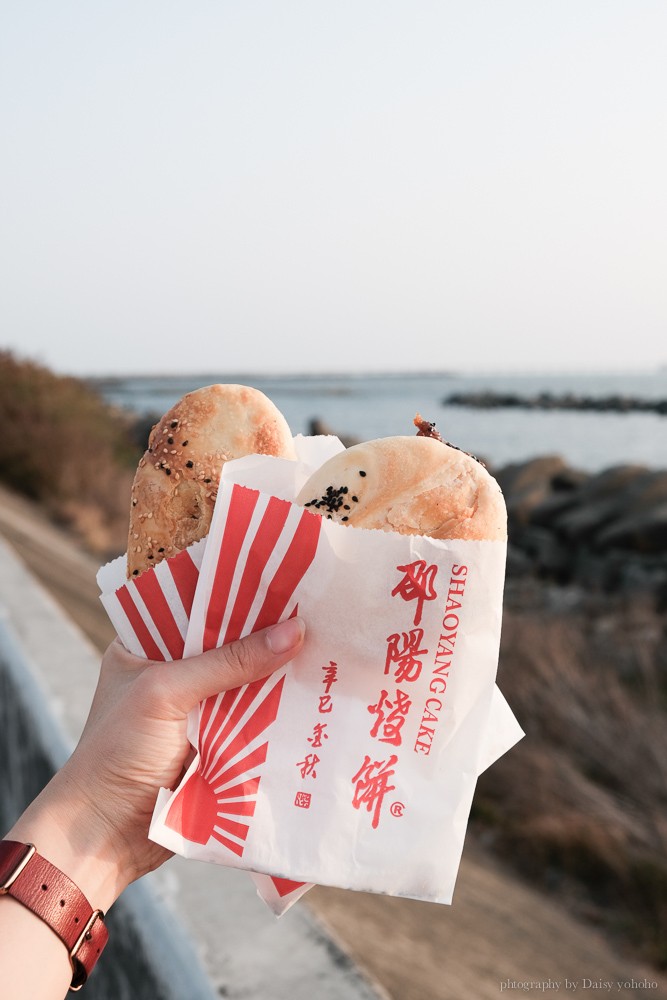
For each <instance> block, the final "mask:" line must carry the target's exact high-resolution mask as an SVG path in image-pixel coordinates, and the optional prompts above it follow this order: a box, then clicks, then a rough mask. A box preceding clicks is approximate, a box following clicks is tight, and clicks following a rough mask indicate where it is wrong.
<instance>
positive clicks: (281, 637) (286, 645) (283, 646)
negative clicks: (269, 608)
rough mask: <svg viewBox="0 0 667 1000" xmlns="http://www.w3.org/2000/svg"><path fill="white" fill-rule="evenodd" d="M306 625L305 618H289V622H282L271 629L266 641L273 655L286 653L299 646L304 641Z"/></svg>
mask: <svg viewBox="0 0 667 1000" xmlns="http://www.w3.org/2000/svg"><path fill="white" fill-rule="evenodd" d="M305 631H306V625H305V622H304V620H303V618H288V619H287V621H284V622H280V624H278V625H274V626H273V628H272V629H269V631H268V633H267V636H266V641H267V642H268V644H269V649H270V650H271V652H272V653H275V654H276V655H278V654H279V653H286V652H287V651H288V650H290V649H293V648H294V647H295V646H298V645H299V643H300V642H301V640H302V639H303V636H304V633H305Z"/></svg>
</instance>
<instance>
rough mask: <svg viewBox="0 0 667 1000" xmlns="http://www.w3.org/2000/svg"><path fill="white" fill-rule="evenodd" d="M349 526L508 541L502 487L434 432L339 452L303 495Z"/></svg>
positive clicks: (313, 505) (310, 504) (319, 510)
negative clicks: (424, 435) (429, 434)
mask: <svg viewBox="0 0 667 1000" xmlns="http://www.w3.org/2000/svg"><path fill="white" fill-rule="evenodd" d="M297 503H299V504H302V505H303V506H305V507H308V509H309V510H312V511H314V512H315V513H318V514H321V515H323V516H324V517H329V518H331V519H332V520H334V521H340V522H344V523H346V524H348V525H350V526H351V527H357V528H379V529H380V530H382V531H396V532H398V533H399V534H401V535H428V536H429V537H430V538H463V539H467V540H469V541H480V540H489V541H503V540H504V539H506V538H507V512H506V510H505V501H504V500H503V495H502V493H501V491H500V487H499V486H498V484H497V482H496V481H495V479H493V477H492V476H491V475H490V474H489V473H488V472H487V471H486V469H485V468H484V466H483V465H481V464H480V463H479V462H478V461H477V460H476V459H475V458H473V457H472V456H471V455H467V454H466V453H465V452H463V451H459V450H458V449H457V448H452V447H450V446H449V445H447V444H445V443H444V442H442V441H438V440H436V439H435V438H432V437H389V438H380V439H378V440H376V441H367V442H365V443H363V444H358V445H355V446H354V447H352V448H348V449H346V450H345V451H341V452H339V454H337V455H334V457H333V458H330V459H329V461H328V462H325V464H324V465H323V466H322V467H321V468H320V469H318V471H317V472H316V473H315V474H314V475H312V476H311V477H310V479H309V480H308V482H307V483H306V484H305V486H304V487H303V489H302V490H301V491H300V493H299V496H298V497H297Z"/></svg>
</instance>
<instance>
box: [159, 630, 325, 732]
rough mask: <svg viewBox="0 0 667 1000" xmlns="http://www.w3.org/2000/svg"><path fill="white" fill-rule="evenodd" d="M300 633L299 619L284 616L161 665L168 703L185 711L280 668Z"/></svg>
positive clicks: (294, 651) (293, 650)
mask: <svg viewBox="0 0 667 1000" xmlns="http://www.w3.org/2000/svg"><path fill="white" fill-rule="evenodd" d="M304 634H305V624H304V621H303V619H302V618H288V619H287V620H286V621H284V622H280V623H279V624H278V625H272V626H271V627H270V628H267V629H262V631H260V632H255V633H253V635H249V636H246V638H244V639H238V640H237V641H236V642H230V643H229V644H228V645H226V646H221V647H220V648H219V649H211V650H209V651H208V652H206V653H201V654H200V655H199V656H192V657H189V658H187V659H185V660H180V661H177V662H176V663H169V664H165V665H161V666H160V674H159V676H160V678H161V683H162V684H163V685H165V689H168V691H169V696H170V700H171V701H172V704H174V705H177V706H178V707H179V709H181V710H182V711H185V712H189V711H190V709H192V708H194V707H195V705H197V704H198V703H199V702H200V701H203V700H204V698H208V697H210V696H211V695H216V694H218V693H219V692H220V691H227V690H229V689H230V688H235V687H240V686H241V685H242V684H249V683H251V682H252V681H256V680H259V678H260V677H266V675H267V674H270V673H273V671H274V670H277V669H278V667H282V666H283V665H284V664H285V663H287V662H288V661H289V660H291V659H292V657H293V656H295V655H296V654H297V653H298V651H299V650H300V649H301V646H302V645H303V639H304Z"/></svg>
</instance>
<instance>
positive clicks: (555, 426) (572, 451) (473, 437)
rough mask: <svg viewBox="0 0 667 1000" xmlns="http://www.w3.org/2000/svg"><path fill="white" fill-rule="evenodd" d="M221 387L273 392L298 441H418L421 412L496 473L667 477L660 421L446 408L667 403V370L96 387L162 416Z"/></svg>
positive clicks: (172, 379) (664, 427) (125, 382)
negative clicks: (530, 465) (544, 466)
mask: <svg viewBox="0 0 667 1000" xmlns="http://www.w3.org/2000/svg"><path fill="white" fill-rule="evenodd" d="M213 382H239V383H242V384H245V385H253V386H255V387H256V388H258V389H261V390H262V392H265V393H266V395H267V396H269V397H270V399H272V400H273V402H274V403H275V404H276V406H277V407H278V408H279V409H280V410H281V411H282V412H283V413H284V415H285V417H286V419H287V421H288V422H289V424H290V427H291V428H292V431H293V433H295V434H297V433H308V430H309V425H310V421H311V420H312V419H314V418H317V419H319V420H322V421H323V422H324V423H325V424H326V425H327V426H328V427H329V428H330V429H331V430H332V431H334V432H335V433H337V434H343V435H352V436H355V437H357V438H360V439H362V440H369V439H371V438H375V437H387V436H389V435H393V434H413V433H414V427H413V425H412V421H413V418H414V416H415V413H417V412H419V413H421V414H422V416H423V417H424V418H425V419H426V420H431V421H434V422H435V423H436V425H437V427H438V429H439V430H440V432H441V434H442V436H443V437H444V438H445V439H446V440H447V441H451V442H452V444H456V445H458V446H459V447H460V448H463V449H464V450H465V451H470V452H473V453H474V454H475V455H478V456H479V457H480V458H482V459H483V460H484V461H486V462H487V463H488V464H489V465H490V466H491V467H492V468H499V467H500V466H503V465H507V464H508V463H510V462H521V461H525V460H526V459H529V458H534V457H536V456H539V455H556V454H557V455H561V456H562V457H563V458H564V459H565V461H566V462H568V463H569V464H570V465H571V466H573V467H575V468H578V469H582V470H584V471H587V472H597V471H600V470H602V469H605V468H608V467H610V466H613V465H618V464H622V463H633V464H639V465H645V466H648V467H650V468H657V469H663V468H664V469H667V416H660V415H659V414H655V413H628V414H618V413H595V412H593V413H591V412H580V411H544V410H519V409H493V410H477V409H470V408H467V407H466V408H463V407H454V406H445V405H444V404H443V400H444V398H445V397H447V396H449V395H450V394H451V393H454V392H457V393H459V392H470V391H476V390H482V389H488V390H492V391H495V392H513V393H518V394H521V395H526V396H529V395H533V394H535V393H538V392H542V391H546V392H552V393H554V394H561V393H565V392H572V393H575V394H577V395H582V396H583V395H586V396H605V395H611V394H612V393H614V394H615V393H618V394H623V395H627V396H633V397H639V398H642V399H649V400H660V399H667V370H664V371H659V372H655V373H652V374H628V375H604V374H600V375H532V374H531V375H503V376H499V375H493V376H491V375H489V376H483V375H479V376H469V375H451V374H439V373H426V374H408V375H367V374H364V375H331V376H328V375H303V374H295V375H285V376H263V375H252V374H248V373H245V374H238V373H220V372H210V373H207V374H203V375H195V376H188V377H185V376H165V377H158V376H155V377H152V376H151V377H147V376H127V377H118V378H113V379H112V378H109V379H102V380H97V381H96V382H95V385H96V388H97V389H98V390H99V391H100V392H101V393H102V394H103V395H104V396H105V398H106V399H107V400H108V401H109V402H111V403H113V404H114V405H117V406H121V407H124V408H126V409H128V410H130V411H132V412H134V413H137V414H142V415H146V414H152V415H154V416H155V417H156V418H158V417H159V416H161V415H162V414H163V413H164V412H166V410H168V409H169V407H171V406H172V405H173V404H174V403H175V402H176V401H177V400H178V399H180V397H181V396H182V395H184V394H185V393H186V392H190V391H192V390H193V389H197V388H199V387H200V386H204V385H210V384H211V383H213Z"/></svg>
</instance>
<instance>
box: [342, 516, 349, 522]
mask: <svg viewBox="0 0 667 1000" xmlns="http://www.w3.org/2000/svg"><path fill="white" fill-rule="evenodd" d="M349 520H350V519H349V517H341V521H349Z"/></svg>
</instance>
